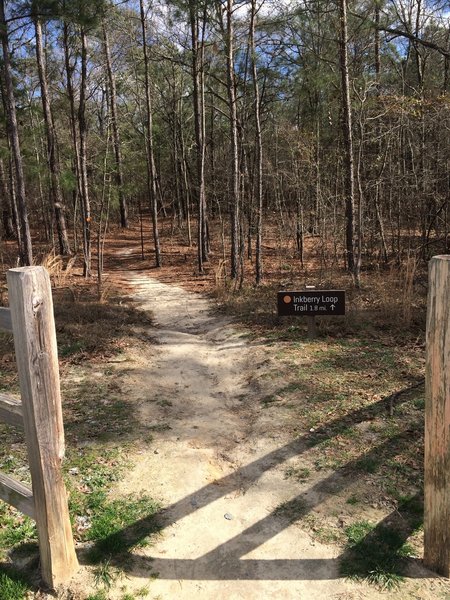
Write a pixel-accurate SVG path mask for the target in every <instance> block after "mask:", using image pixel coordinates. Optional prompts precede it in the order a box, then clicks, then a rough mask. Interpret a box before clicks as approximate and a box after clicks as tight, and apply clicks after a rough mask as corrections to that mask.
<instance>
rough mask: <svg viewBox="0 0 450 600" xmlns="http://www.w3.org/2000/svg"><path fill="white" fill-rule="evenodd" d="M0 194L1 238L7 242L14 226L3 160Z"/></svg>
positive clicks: (0, 170) (0, 168)
mask: <svg viewBox="0 0 450 600" xmlns="http://www.w3.org/2000/svg"><path fill="white" fill-rule="evenodd" d="M0 194H1V198H2V224H3V237H4V238H5V239H7V240H13V239H14V237H15V234H14V225H13V218H12V209H11V197H10V194H9V189H8V182H7V180H6V173H5V165H4V164H3V159H1V158H0Z"/></svg>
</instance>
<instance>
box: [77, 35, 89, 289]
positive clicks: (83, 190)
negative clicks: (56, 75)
mask: <svg viewBox="0 0 450 600" xmlns="http://www.w3.org/2000/svg"><path fill="white" fill-rule="evenodd" d="M80 39H81V78H80V102H79V106H78V128H79V132H80V196H81V217H82V231H83V258H84V265H83V274H84V276H85V277H90V276H91V204H90V199H89V183H88V173H87V122H86V79H87V39H86V32H85V30H84V27H80Z"/></svg>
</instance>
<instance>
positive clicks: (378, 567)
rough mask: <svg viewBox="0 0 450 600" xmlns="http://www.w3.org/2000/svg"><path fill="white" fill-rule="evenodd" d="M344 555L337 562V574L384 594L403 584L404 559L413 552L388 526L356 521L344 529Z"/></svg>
mask: <svg viewBox="0 0 450 600" xmlns="http://www.w3.org/2000/svg"><path fill="white" fill-rule="evenodd" d="M345 534H346V536H347V552H346V555H345V556H344V558H343V559H342V561H341V574H342V575H343V576H344V577H349V578H350V579H355V580H360V581H362V580H365V581H367V582H369V583H371V584H374V585H376V586H377V587H379V588H381V589H384V590H391V589H394V588H396V587H398V586H399V585H400V583H401V582H402V581H403V579H404V578H403V570H404V565H405V559H406V558H407V557H409V556H412V554H413V550H412V548H411V546H409V544H406V543H405V540H404V536H403V535H402V533H401V532H400V531H398V530H396V529H394V528H393V527H392V526H386V525H378V526H376V527H375V526H374V525H373V524H371V523H369V522H368V521H358V522H356V523H353V524H352V525H350V526H349V527H347V528H346V529H345Z"/></svg>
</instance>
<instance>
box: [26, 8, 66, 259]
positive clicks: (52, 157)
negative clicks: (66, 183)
mask: <svg viewBox="0 0 450 600" xmlns="http://www.w3.org/2000/svg"><path fill="white" fill-rule="evenodd" d="M34 27H35V33H36V59H37V66H38V74H39V84H40V87H41V100H42V110H43V113H44V123H45V133H46V136H47V160H48V168H49V172H50V199H51V204H52V205H53V208H54V211H55V220H56V231H57V234H58V242H59V251H60V254H62V255H63V256H67V255H68V254H70V245H69V238H68V235H67V227H66V220H65V216H64V201H63V196H62V192H61V185H60V182H59V174H60V169H59V160H58V153H57V140H56V131H55V126H54V123H53V115H52V109H51V104H50V96H49V92H48V83H47V72H46V71H47V69H46V65H45V60H44V51H43V47H42V25H41V21H40V19H39V17H38V16H37V15H35V16H34Z"/></svg>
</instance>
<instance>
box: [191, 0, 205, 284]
mask: <svg viewBox="0 0 450 600" xmlns="http://www.w3.org/2000/svg"><path fill="white" fill-rule="evenodd" d="M205 10H206V8H205ZM189 23H190V27H191V53H192V83H193V88H194V90H193V92H194V93H193V103H194V128H195V145H196V175H197V177H196V188H197V189H196V192H197V211H198V231H197V244H198V247H197V260H198V270H199V272H200V273H203V262H204V261H206V260H208V253H207V244H206V240H205V237H206V193H205V117H204V115H205V106H204V86H203V83H204V79H203V76H202V73H203V69H204V63H203V51H202V49H203V47H204V44H203V36H202V41H201V43H200V40H199V18H198V7H197V2H196V1H195V0H189ZM203 23H205V19H204V20H203Z"/></svg>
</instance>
